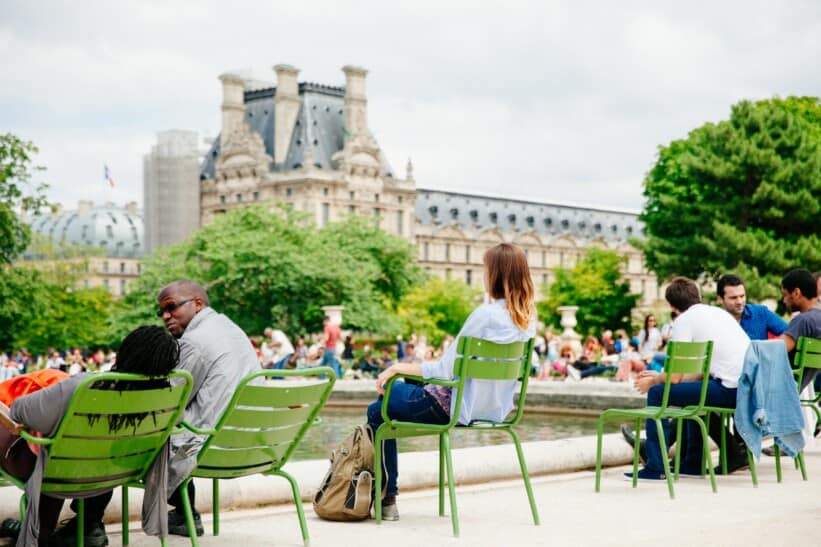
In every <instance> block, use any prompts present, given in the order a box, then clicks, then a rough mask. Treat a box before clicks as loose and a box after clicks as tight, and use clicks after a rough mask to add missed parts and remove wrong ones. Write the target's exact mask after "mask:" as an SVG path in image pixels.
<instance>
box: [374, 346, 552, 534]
mask: <svg viewBox="0 0 821 547" xmlns="http://www.w3.org/2000/svg"><path fill="white" fill-rule="evenodd" d="M458 344H459V345H458V346H457V349H456V353H457V355H458V357H457V359H456V361H455V362H454V365H453V375H454V378H455V379H454V380H439V379H433V378H425V379H422V378H420V377H418V376H408V375H404V374H397V375H395V376H393V377H392V378H391V379H390V380H389V381H388V385H387V386H386V388H385V396H384V397H383V400H382V419H383V420H384V423H383V424H382V425H381V426H379V428H378V429H377V430H376V434H375V437H374V461H382V441H384V440H386V439H399V438H403V437H418V436H424V435H438V436H439V516H444V515H445V491H444V480H445V473H447V484H448V493H449V495H450V514H451V525H452V527H453V535H454V536H459V515H458V513H457V509H456V492H455V490H454V488H455V484H454V480H453V461H452V458H451V452H450V433H451V431H452V430H453V428H454V427H457V424H456V422H457V420H458V419H459V415H458V412H457V413H456V414H455V415H454V416H451V418H450V422H448V423H447V424H444V425H434V424H423V423H414V422H401V421H397V420H391V419H390V418H389V417H388V400H389V399H390V396H391V391H392V389H393V384H394V382H395V381H396V380H397V379H398V378H411V379H414V380H418V381H423V382H427V383H430V384H437V385H441V386H446V387H450V388H452V389H455V390H456V392H455V397H456V401H455V407H454V408H457V409H458V408H461V404H462V393H463V391H464V389H463V388H464V385H465V382H466V381H467V380H468V379H473V380H496V381H519V382H520V383H521V384H520V386H519V395H518V398H517V400H516V411H515V413H513V414H512V415H511V416H510V417H509V418H508V419H506V420H504V421H503V422H500V423H494V422H485V421H475V422H473V423H471V424H470V425H467V426H461V425H460V426H458V427H459V429H463V430H474V431H475V430H479V431H488V430H493V431H505V432H507V433H508V434H510V436H511V438H512V439H513V444H514V445H515V446H516V455H517V457H518V458H519V467H520V468H521V470H522V478H523V479H524V483H525V489H526V490H527V498H528V501H529V502H530V511H531V513H532V515H533V523H534V524H536V525H538V524H539V513H538V510H537V508H536V501H535V499H534V498H533V489H532V488H531V486H530V476H529V475H528V473H527V465H526V464H525V458H524V454H523V453H522V446H521V443H520V442H519V437H518V435H517V434H516V432H515V431H514V430H513V427H514V426H515V425H516V424H518V423H519V420H521V418H522V413H523V412H524V408H525V397H526V395H527V382H528V378H529V376H530V356H531V354H532V352H533V339H530V340H528V341H527V342H513V343H511V344H495V343H493V342H489V341H487V340H482V339H480V338H471V337H467V336H463V337H460V338H459V342H458ZM374 470H375V475H376V477H375V483H376V484H375V486H376V488H375V491H376V492H381V491H382V466H381V465H375V466H374ZM374 513H375V517H376V523H377V524H379V523H381V522H382V500H381V498H380V496H376V499H375V501H374Z"/></svg>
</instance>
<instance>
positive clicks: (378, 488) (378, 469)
mask: <svg viewBox="0 0 821 547" xmlns="http://www.w3.org/2000/svg"><path fill="white" fill-rule="evenodd" d="M383 442H384V441H382V439H381V438H380V436H379V430H378V429H377V430H376V435H375V438H374V441H373V461H374V462H381V461H382V449H383V446H382V443H383ZM373 474H374V492H376V495H375V496H374V500H373V518H374V520H375V521H376V524H382V465H380V464H378V463H377V464H376V465H374V466H373ZM439 480H440V481H441V480H442V479H441V478H440V479H439Z"/></svg>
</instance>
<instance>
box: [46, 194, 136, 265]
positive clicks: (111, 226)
mask: <svg viewBox="0 0 821 547" xmlns="http://www.w3.org/2000/svg"><path fill="white" fill-rule="evenodd" d="M31 228H32V231H33V232H35V233H37V234H40V235H42V236H47V237H49V238H50V239H52V240H53V241H55V242H60V243H71V244H74V245H90V246H92V247H96V248H98V249H101V250H103V252H104V254H105V256H115V257H129V258H141V257H142V256H143V234H144V226H143V216H142V213H141V212H140V211H138V210H137V208H136V204H133V205H132V204H130V205H129V206H127V207H118V206H116V205H114V204H112V203H106V204H105V205H98V206H94V204H93V203H91V202H80V206H79V207H78V208H77V209H75V210H72V211H58V212H57V213H52V214H47V215H43V216H40V217H35V218H34V221H33V222H32V223H31Z"/></svg>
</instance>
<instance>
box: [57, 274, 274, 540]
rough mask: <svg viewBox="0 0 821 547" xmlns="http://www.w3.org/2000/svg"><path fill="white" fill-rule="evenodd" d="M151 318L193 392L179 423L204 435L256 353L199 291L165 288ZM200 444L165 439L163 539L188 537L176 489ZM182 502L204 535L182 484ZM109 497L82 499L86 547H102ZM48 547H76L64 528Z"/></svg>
mask: <svg viewBox="0 0 821 547" xmlns="http://www.w3.org/2000/svg"><path fill="white" fill-rule="evenodd" d="M157 304H158V305H159V309H158V310H157V317H159V318H160V319H162V320H163V322H164V323H165V328H166V329H168V332H170V333H171V334H172V335H174V336H175V337H176V338H178V339H179V342H180V359H179V365H177V368H179V369H182V370H187V371H188V372H190V373H191V376H192V377H193V378H194V387H193V389H192V391H191V395H190V397H189V399H188V404H187V405H186V407H185V414H184V415H183V419H184V420H185V421H186V422H188V423H189V424H191V425H193V426H195V427H198V428H201V429H210V428H212V427H214V426H215V425H216V421H217V420H218V419H219V417H220V416H221V415H222V413H223V412H224V411H225V408H226V407H227V406H228V403H229V402H230V401H231V397H233V395H234V391H235V390H236V387H237V385H238V384H239V382H240V380H241V379H242V378H244V377H245V376H247V375H248V374H250V373H252V372H255V371H257V370H260V365H259V360H258V359H257V354H256V351H255V350H254V347H253V346H252V345H251V342H250V340H249V339H248V335H247V334H245V332H243V330H242V329H241V328H239V327H238V326H237V325H236V323H234V322H233V321H231V320H230V319H229V318H228V317H226V316H225V315H223V314H221V313H217V312H216V311H214V310H213V309H212V308H211V307H210V306H209V302H208V294H207V293H206V291H205V288H203V287H202V285H200V284H198V283H195V282H194V281H190V280H179V281H174V282H173V283H171V284H169V285H166V286H165V287H163V289H162V290H161V291H160V294H159V296H158V297H157ZM202 443H203V438H202V437H201V436H198V435H194V434H193V433H191V432H188V431H186V432H185V433H181V434H179V435H174V436H172V437H171V440H170V444H171V459H170V461H169V468H168V490H169V491H172V490H173V493H172V494H171V496H170V497H169V499H168V503H169V505H171V506H173V507H174V509H172V510H171V511H169V512H168V533H169V534H175V535H180V536H188V527H187V526H186V524H185V513H184V511H183V504H182V495H181V492H180V485H181V484H182V482H183V481H184V480H185V479H186V478H187V477H188V476H189V475H190V474H191V472H192V471H193V470H194V467H196V465H197V453H198V452H199V450H200V448H202ZM188 497H189V499H190V501H191V509H192V511H193V513H194V524H195V527H196V533H197V535H198V536H201V535H202V534H203V532H204V530H203V527H202V522H201V520H200V514H199V513H198V512H197V510H196V508H195V507H196V506H195V504H194V481H191V482H189V483H188ZM110 500H111V493H110V492H108V493H106V494H102V495H100V496H95V497H91V498H86V502H85V524H86V526H85V527H86V530H85V532H86V534H85V536H86V537H85V543H86V545H90V546H91V547H102V546H104V545H107V544H108V538H107V537H106V536H105V534H104V532H103V534H102V535H100V534H97V535H92V532H93V531H94V529H93V525H94V523H101V522H102V519H103V514H104V513H105V508H106V506H107V505H108V502H109V501H110ZM51 539H52V542H51V543H50V544H51V545H59V546H69V545H75V544H76V528H73V529H72V528H70V527H65V528H62V529H60V530H58V531H57V533H56V534H54V535H52V538H51Z"/></svg>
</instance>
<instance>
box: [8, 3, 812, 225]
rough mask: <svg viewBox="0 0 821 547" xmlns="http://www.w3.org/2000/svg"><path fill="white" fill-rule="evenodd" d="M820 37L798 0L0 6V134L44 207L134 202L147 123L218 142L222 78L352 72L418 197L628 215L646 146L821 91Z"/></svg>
mask: <svg viewBox="0 0 821 547" xmlns="http://www.w3.org/2000/svg"><path fill="white" fill-rule="evenodd" d="M819 36H821V2H813V1H805V2H801V1H784V0H782V1H772V2H754V1H751V0H747V1H742V2H729V1H728V2H716V1H711V2H701V1H688V2H663V1H655V2H650V1H647V2H630V1H620V2H605V1H601V2H582V1H546V0H538V1H534V2H515V1H510V0H508V1H503V2H481V1H476V0H473V1H469V2H456V1H450V0H438V1H435V2H427V1H420V0H416V1H414V2H406V3H403V4H400V3H399V2H385V1H381V2H347V1H343V0H336V1H329V2H314V1H308V0H302V1H289V2H277V1H270V0H268V1H265V2H243V1H238V0H234V1H232V2H225V1H214V2H207V1H188V2H181V1H169V0H163V1H156V2H154V1H147V0H142V1H140V2H110V1H105V2H86V1H74V2H56V1H52V2H31V1H19V2H18V1H9V0H5V1H3V6H2V11H0V58H2V59H3V67H2V72H0V74H1V75H0V82H2V85H0V132H6V131H11V132H13V133H15V134H18V135H19V136H21V137H23V138H25V139H28V140H31V141H34V143H35V144H36V145H37V146H39V147H40V155H39V156H38V163H40V164H41V165H44V166H45V167H46V168H47V171H46V173H45V174H44V175H43V180H45V181H46V182H48V183H49V184H50V186H51V188H50V190H49V197H50V198H51V199H52V200H53V201H56V202H62V203H63V204H64V205H65V206H67V207H74V206H76V202H77V200H79V199H93V200H95V201H97V202H102V201H114V202H117V203H125V202H126V201H130V200H136V201H138V202H140V204H141V203H142V156H143V155H144V154H145V153H146V152H147V151H148V150H149V149H150V147H151V145H152V143H154V142H155V141H156V133H157V132H158V131H162V130H166V129H175V128H178V129H191V130H196V131H198V132H200V133H201V134H202V135H208V136H211V137H214V136H216V135H217V134H218V133H219V129H220V101H221V87H220V82H219V81H218V79H217V77H218V76H219V74H221V73H223V72H229V71H230V72H241V73H242V74H244V75H249V76H253V77H254V78H257V79H261V80H270V81H271V82H273V80H274V73H273V70H272V68H271V67H272V66H273V65H275V64H278V63H287V64H291V65H293V66H295V67H297V68H298V69H300V71H301V72H300V75H299V80H300V81H312V82H319V83H323V84H329V85H342V84H343V83H344V75H343V73H342V71H341V70H340V69H341V67H342V66H343V65H346V64H353V65H358V66H362V67H364V68H366V69H368V70H369V71H370V73H369V75H368V99H369V121H370V125H371V130H372V132H373V134H374V135H375V136H376V138H377V140H378V141H379V143H380V145H381V147H382V149H383V150H384V152H385V154H386V155H387V157H388V159H389V161H390V162H391V164H392V165H393V166H394V170H395V171H396V173H397V174H398V175H400V176H404V172H405V167H404V166H405V163H406V161H407V159H408V158H409V157H410V158H412V159H413V163H414V167H415V170H414V174H415V177H416V182H417V186H419V187H424V188H436V189H451V190H457V191H464V192H473V193H490V194H496V195H504V196H515V197H523V198H526V199H532V200H538V201H562V202H574V203H583V204H595V205H604V206H614V207H620V208H628V209H634V210H639V209H641V206H642V196H641V188H642V186H641V183H642V179H643V178H644V175H645V173H646V172H647V171H648V170H649V168H650V167H651V166H652V164H653V162H654V161H655V158H656V150H657V147H658V145H660V144H667V143H669V142H670V141H672V140H675V139H679V138H683V137H686V135H687V133H688V132H689V131H690V130H691V129H693V128H695V127H697V126H700V125H701V124H703V123H705V122H707V121H718V120H721V119H725V118H727V117H728V115H729V110H730V106H731V105H732V104H733V103H735V102H737V101H739V100H741V99H761V98H768V97H772V96H773V95H780V96H788V95H813V96H818V95H819V94H821V71H819V59H821V44H820V43H819ZM103 164H108V166H109V168H110V170H111V173H112V175H113V177H114V179H115V180H116V183H117V186H116V187H115V188H114V189H111V188H109V187H108V186H107V185H106V184H105V182H104V180H103Z"/></svg>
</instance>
